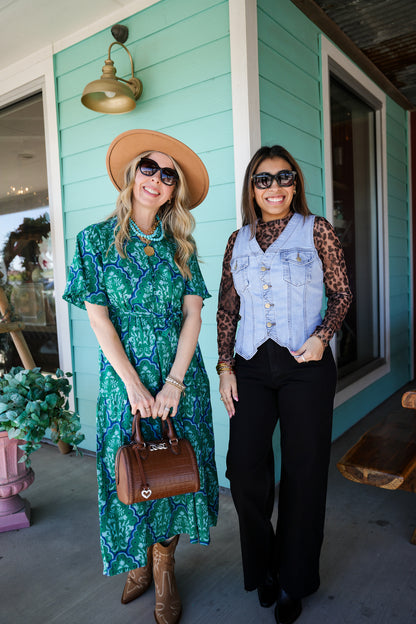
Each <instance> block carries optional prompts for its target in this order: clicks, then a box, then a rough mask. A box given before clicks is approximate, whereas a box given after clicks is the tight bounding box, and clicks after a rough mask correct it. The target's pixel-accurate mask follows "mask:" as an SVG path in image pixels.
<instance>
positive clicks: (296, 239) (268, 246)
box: [217, 146, 351, 624]
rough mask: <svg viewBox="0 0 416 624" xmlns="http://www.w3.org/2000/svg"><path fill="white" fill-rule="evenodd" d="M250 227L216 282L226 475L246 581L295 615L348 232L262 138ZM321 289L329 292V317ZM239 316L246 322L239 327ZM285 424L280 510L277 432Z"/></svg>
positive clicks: (318, 523)
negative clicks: (319, 209) (312, 199)
mask: <svg viewBox="0 0 416 624" xmlns="http://www.w3.org/2000/svg"><path fill="white" fill-rule="evenodd" d="M242 213H243V227H242V228H241V229H240V230H238V231H236V232H234V233H233V234H232V235H231V237H230V238H229V241H228V244H227V248H226V251H225V256H224V262H223V272H222V279H221V287H220V293H219V307H218V313H217V323H218V350H219V361H218V365H217V371H218V373H219V375H220V393H221V400H222V401H224V405H225V407H226V409H227V412H228V414H229V416H230V441H229V449H228V455H227V476H228V478H229V480H230V484H231V493H232V496H233V500H234V504H235V506H236V509H237V513H238V518H239V525H240V540H241V549H242V559H243V571H244V585H245V588H246V590H248V591H250V590H254V589H257V591H258V596H259V601H260V604H261V605H262V606H263V607H270V606H272V605H273V604H274V603H275V601H276V600H277V604H276V608H275V617H276V621H277V622H279V623H280V624H291V623H292V622H294V621H295V620H296V619H297V618H298V617H299V615H300V613H301V610H302V602H301V600H302V598H303V597H304V596H307V595H308V594H311V593H312V592H314V591H316V590H317V589H318V587H319V583H320V579H319V556H320V550H321V545H322V540H323V526H324V517H325V501H326V488H327V476H328V463H329V453H330V443H331V425H332V411H333V399H334V394H335V385H336V368H335V363H334V360H333V357H332V353H331V349H330V348H329V346H328V344H329V341H330V339H331V338H332V336H333V335H334V333H335V332H336V331H337V330H338V329H339V328H340V327H341V324H342V321H343V319H344V316H345V314H346V312H347V310H348V307H349V305H350V302H351V291H350V289H349V285H348V279H347V274H346V268H345V262H344V257H343V253H342V249H341V245H340V242H339V240H338V238H337V236H336V234H335V232H334V229H333V228H332V226H331V225H330V224H329V222H328V221H327V220H326V219H324V218H323V217H315V216H314V215H312V214H311V212H310V211H309V208H308V206H307V202H306V196H305V188H304V179H303V175H302V172H301V170H300V168H299V165H298V164H297V162H296V161H295V160H294V158H293V157H292V156H291V155H290V154H289V152H288V151H287V150H286V149H284V148H283V147H281V146H273V147H262V148H261V149H259V150H258V151H257V152H256V154H255V155H254V156H253V158H252V159H251V161H250V163H249V165H248V167H247V170H246V174H245V179H244V188H243V198H242ZM324 288H325V292H326V296H327V298H328V301H327V308H326V313H325V316H324V318H323V319H322V317H321V310H322V304H323V294H324ZM237 325H238V328H237ZM278 421H279V424H280V434H281V480H280V488H279V505H278V521H277V527H276V529H274V528H273V526H272V524H271V515H272V511H273V505H274V494H275V490H274V488H275V481H274V456H273V447H272V436H273V432H274V429H275V427H276V424H277V422H278Z"/></svg>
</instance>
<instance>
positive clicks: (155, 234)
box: [130, 216, 163, 256]
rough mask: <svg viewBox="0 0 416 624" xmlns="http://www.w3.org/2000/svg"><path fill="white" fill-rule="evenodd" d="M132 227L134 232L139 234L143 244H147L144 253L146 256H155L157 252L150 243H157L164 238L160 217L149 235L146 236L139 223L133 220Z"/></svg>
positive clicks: (131, 221)
mask: <svg viewBox="0 0 416 624" xmlns="http://www.w3.org/2000/svg"><path fill="white" fill-rule="evenodd" d="M130 227H131V229H132V230H133V232H134V233H135V234H137V236H138V237H139V238H140V240H141V241H142V242H143V243H145V248H144V253H145V254H146V256H153V255H154V253H155V250H154V249H153V247H152V245H151V244H150V243H152V242H155V243H156V242H158V241H160V240H162V238H163V227H162V223H161V221H160V217H158V216H156V221H155V223H154V224H153V226H152V230H151V232H150V233H149V234H145V233H144V232H142V230H141V229H140V228H139V226H138V225H137V223H135V222H134V221H133V219H132V218H130Z"/></svg>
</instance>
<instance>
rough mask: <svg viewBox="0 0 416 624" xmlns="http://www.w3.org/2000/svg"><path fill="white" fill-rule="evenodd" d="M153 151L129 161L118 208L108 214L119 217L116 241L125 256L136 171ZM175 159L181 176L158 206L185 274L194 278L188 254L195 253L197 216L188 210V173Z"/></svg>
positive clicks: (180, 267) (115, 231)
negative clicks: (185, 174) (169, 193)
mask: <svg viewBox="0 0 416 624" xmlns="http://www.w3.org/2000/svg"><path fill="white" fill-rule="evenodd" d="M151 153H152V152H151V151H147V152H142V153H141V154H139V155H138V156H136V158H134V159H133V160H132V161H130V162H129V164H128V165H127V167H126V169H125V172H124V186H123V188H122V189H121V191H120V194H119V196H118V197H117V202H116V209H115V210H114V211H113V212H112V213H111V215H110V216H109V217H108V218H109V219H111V218H112V217H117V222H116V225H115V227H114V245H115V246H116V249H117V251H118V253H119V254H120V256H121V257H122V258H125V257H126V252H125V246H126V243H127V241H129V240H130V238H131V237H130V224H129V220H130V217H131V215H132V211H133V204H132V193H133V187H134V182H135V177H136V171H137V167H138V164H139V162H140V160H141V159H142V158H144V157H146V156H149V154H151ZM167 156H169V158H170V159H171V160H172V162H173V164H174V166H175V169H176V171H177V173H178V176H179V180H178V182H177V183H176V188H175V190H174V192H173V194H172V197H171V199H170V200H169V201H168V202H166V204H164V205H163V206H161V207H160V208H159V212H158V215H159V217H160V219H161V222H162V226H163V229H164V231H165V234H166V236H167V237H172V238H173V239H174V241H175V244H176V251H175V256H174V259H175V263H176V265H177V267H178V269H179V271H180V272H181V274H182V275H183V277H186V278H189V279H190V278H191V277H192V274H191V271H190V269H189V266H188V262H189V258H190V257H191V256H192V254H194V253H196V251H197V250H196V243H195V240H194V238H193V236H192V232H193V230H194V227H195V219H194V218H193V216H192V214H191V212H190V210H189V193H188V186H187V184H186V179H185V176H184V174H183V172H182V169H181V168H180V166H179V165H178V163H177V162H176V161H175V160H174V159H173V158H172V156H170V155H169V154H167Z"/></svg>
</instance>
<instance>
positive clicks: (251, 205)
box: [241, 145, 311, 235]
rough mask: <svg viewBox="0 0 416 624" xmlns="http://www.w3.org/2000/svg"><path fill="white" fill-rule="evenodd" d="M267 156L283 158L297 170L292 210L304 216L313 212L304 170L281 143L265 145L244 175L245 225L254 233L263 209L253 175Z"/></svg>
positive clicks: (243, 214) (255, 155)
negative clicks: (254, 186)
mask: <svg viewBox="0 0 416 624" xmlns="http://www.w3.org/2000/svg"><path fill="white" fill-rule="evenodd" d="M267 158H283V159H284V160H286V161H287V162H288V163H289V165H290V167H291V169H292V170H293V171H296V174H297V175H296V194H295V195H294V196H293V200H292V206H291V208H292V210H293V211H294V212H298V213H299V214H301V215H303V216H304V217H306V216H308V215H310V214H311V211H310V210H309V208H308V203H307V201H306V195H305V181H304V178H303V174H302V170H301V168H300V167H299V165H298V163H297V162H296V160H295V159H294V158H293V156H292V155H291V154H289V152H288V151H287V149H285V148H284V147H282V146H281V145H273V146H272V147H267V146H263V147H261V148H260V149H258V150H257V152H256V153H255V154H254V156H253V157H252V159H251V160H250V162H249V163H248V166H247V169H246V173H245V176H244V184H243V195H242V199H241V213H242V216H243V225H250V226H251V232H252V234H253V235H254V227H255V223H256V221H257V219H258V218H260V217H261V210H260V208H259V207H258V205H257V202H256V200H255V199H254V191H253V181H252V179H251V176H252V175H253V174H254V173H255V172H256V171H257V169H258V167H259V165H260V164H261V163H262V162H263V160H266V159H267Z"/></svg>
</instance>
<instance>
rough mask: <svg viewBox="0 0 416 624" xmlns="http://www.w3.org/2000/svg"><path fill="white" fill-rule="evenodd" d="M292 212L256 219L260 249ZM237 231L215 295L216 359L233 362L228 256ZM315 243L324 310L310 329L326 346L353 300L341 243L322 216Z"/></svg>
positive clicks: (234, 315)
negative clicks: (217, 292) (319, 266)
mask: <svg viewBox="0 0 416 624" xmlns="http://www.w3.org/2000/svg"><path fill="white" fill-rule="evenodd" d="M292 215H293V212H291V213H289V215H288V216H287V217H285V218H284V219H276V220H274V221H267V222H266V221H263V220H262V219H259V220H258V221H257V227H256V239H257V242H258V244H259V245H260V247H261V249H262V250H263V251H266V249H267V248H268V247H269V246H270V245H271V244H272V243H274V241H275V240H276V239H277V238H278V237H279V236H280V234H281V233H282V232H283V230H284V229H285V227H286V226H287V224H288V223H289V221H290V219H291V217H292ZM237 234H238V230H236V231H235V232H233V233H232V234H231V236H230V238H229V239H228V243H227V247H226V249H225V254H224V261H223V266H222V277H221V284H220V290H219V295H218V312H217V330H218V332H217V340H218V359H219V361H221V362H227V363H230V364H233V363H234V343H235V333H236V329H237V323H238V320H239V311H240V297H239V295H238V294H237V292H236V290H235V288H234V282H233V277H232V274H231V268H230V263H231V257H232V254H233V248H234V243H235V239H236V238H237ZM313 236H314V243H315V247H316V249H317V251H318V255H319V257H320V259H321V262H322V265H323V272H324V285H325V293H326V296H327V299H328V301H327V309H326V313H325V317H324V319H323V320H322V323H321V324H320V325H318V327H317V328H316V329H315V331H314V332H313V334H312V335H313V336H318V337H319V338H320V339H321V340H322V342H323V343H324V345H325V346H327V345H328V343H329V341H330V340H331V338H332V336H333V335H334V333H335V332H337V331H338V330H339V329H340V327H341V325H342V321H343V320H344V317H345V315H346V313H347V310H348V308H349V306H350V303H351V300H352V293H351V290H350V287H349V283H348V277H347V269H346V265H345V260H344V254H343V251H342V247H341V243H340V241H339V239H338V237H337V235H336V233H335V230H334V228H333V227H332V225H331V224H330V223H329V221H327V220H326V219H325V218H324V217H315V223H314V230H313Z"/></svg>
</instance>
